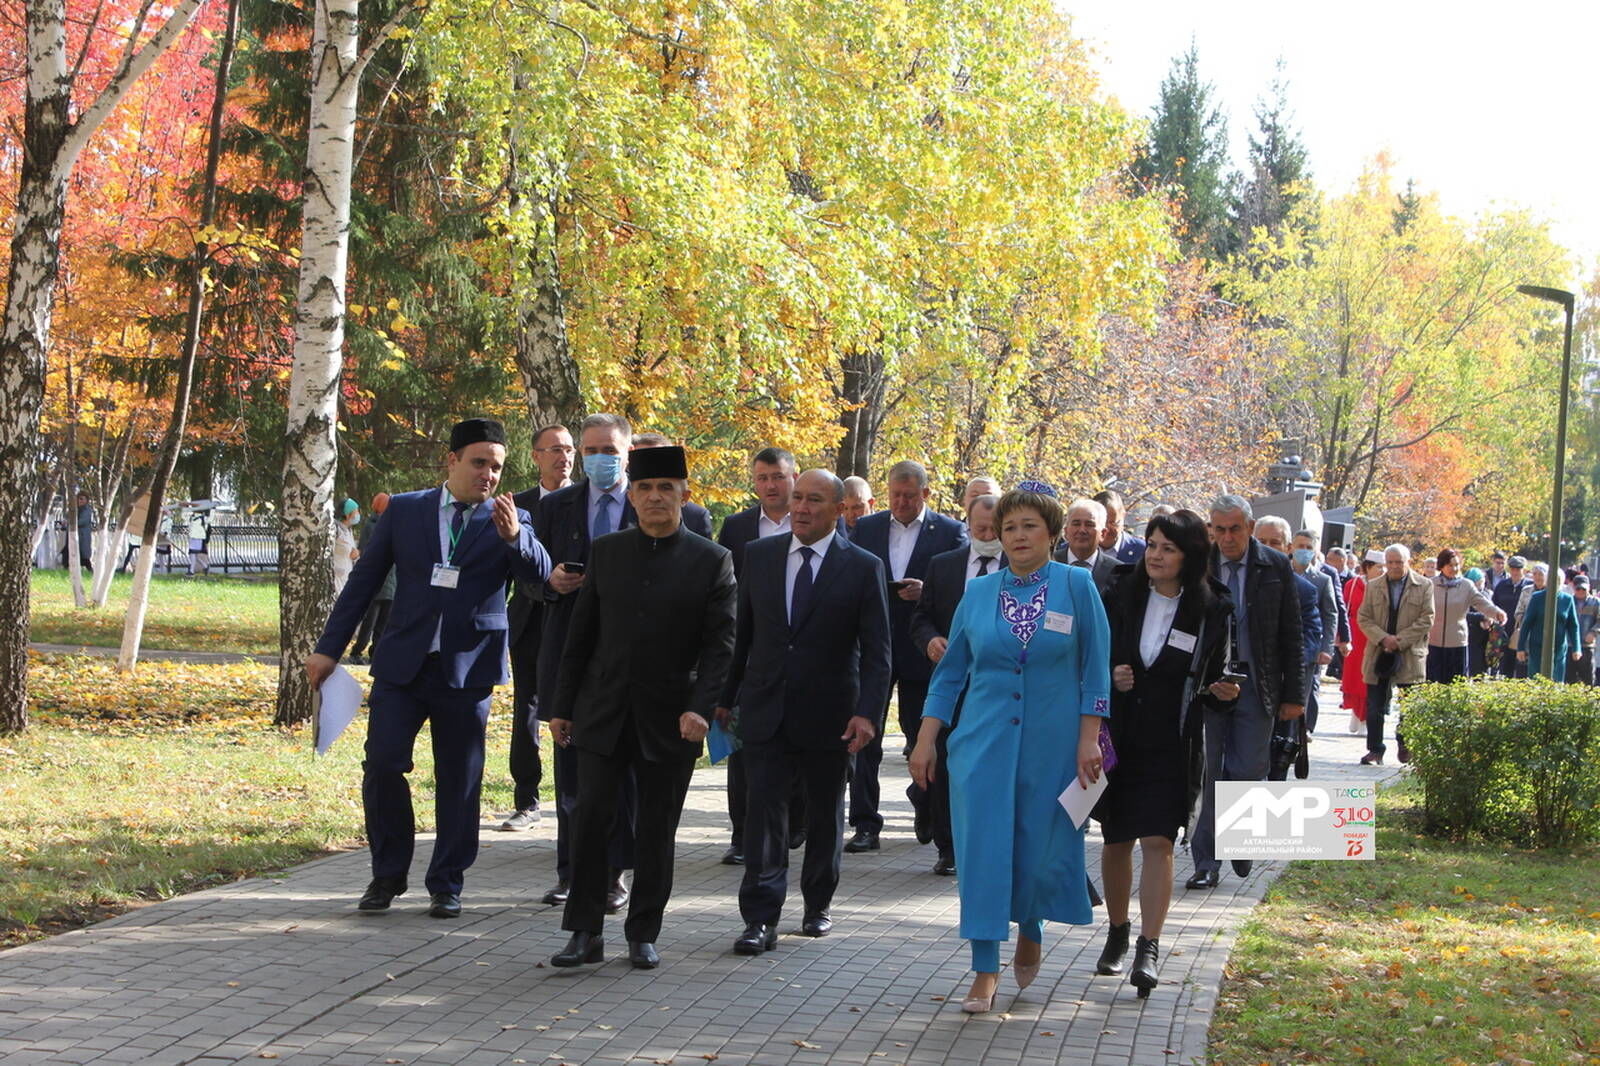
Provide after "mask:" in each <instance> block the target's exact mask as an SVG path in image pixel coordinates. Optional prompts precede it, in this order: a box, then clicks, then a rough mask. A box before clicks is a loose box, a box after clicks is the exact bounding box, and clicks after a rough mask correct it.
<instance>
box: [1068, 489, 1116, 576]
mask: <svg viewBox="0 0 1600 1066" xmlns="http://www.w3.org/2000/svg"><path fill="white" fill-rule="evenodd" d="M1065 532H1066V538H1067V539H1066V541H1065V542H1064V543H1063V544H1062V545H1061V547H1059V548H1057V549H1056V562H1058V563H1066V564H1067V565H1068V566H1081V567H1084V568H1085V569H1087V570H1088V571H1089V572H1090V573H1092V574H1093V575H1094V587H1095V588H1097V589H1099V590H1100V595H1102V596H1104V595H1105V594H1106V589H1108V588H1110V587H1111V581H1112V578H1113V576H1114V575H1115V573H1116V570H1117V567H1118V566H1119V565H1120V564H1119V563H1118V562H1117V557H1116V556H1115V555H1112V554H1111V553H1110V552H1108V551H1106V550H1105V549H1103V548H1101V547H1100V541H1101V540H1102V539H1103V538H1104V536H1105V532H1106V507H1105V504H1103V503H1101V502H1100V501H1099V500H1091V499H1088V498H1086V497H1082V498H1079V499H1076V500H1073V501H1072V506H1071V507H1068V508H1067V526H1066V530H1065Z"/></svg>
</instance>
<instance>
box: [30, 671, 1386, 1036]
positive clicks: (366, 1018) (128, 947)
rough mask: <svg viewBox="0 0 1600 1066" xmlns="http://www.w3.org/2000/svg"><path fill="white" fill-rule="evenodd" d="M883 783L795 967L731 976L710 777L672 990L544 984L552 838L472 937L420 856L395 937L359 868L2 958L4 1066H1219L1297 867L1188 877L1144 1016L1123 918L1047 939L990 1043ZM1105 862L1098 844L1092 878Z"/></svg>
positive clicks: (718, 817) (730, 896)
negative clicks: (255, 1064)
mask: <svg viewBox="0 0 1600 1066" xmlns="http://www.w3.org/2000/svg"><path fill="white" fill-rule="evenodd" d="M1330 692H1331V690H1330ZM1330 717H1332V716H1330ZM1343 720H1344V719H1343V716H1339V717H1338V719H1337V722H1338V724H1339V725H1340V726H1341V729H1340V730H1339V731H1338V732H1337V733H1335V732H1334V731H1333V730H1331V729H1329V728H1327V727H1326V726H1325V731H1326V737H1325V738H1324V739H1319V741H1318V742H1317V744H1316V745H1314V752H1315V756H1316V757H1315V765H1314V768H1313V774H1312V776H1313V779H1316V780H1326V779H1329V778H1342V779H1346V780H1361V779H1368V778H1371V777H1373V776H1379V775H1373V774H1370V773H1364V772H1362V769H1361V768H1357V767H1354V766H1353V765H1352V764H1353V763H1354V762H1355V760H1356V759H1357V758H1358V757H1359V756H1360V754H1361V751H1362V750H1363V748H1364V745H1363V744H1362V743H1360V742H1359V741H1357V740H1356V738H1354V737H1350V736H1348V735H1346V734H1345V733H1344V732H1343V730H1342V725H1343ZM1332 724H1333V723H1332V722H1330V723H1329V725H1332ZM884 769H885V773H886V781H885V788H884V796H885V798H886V799H889V798H891V797H893V799H894V800H897V801H898V802H889V803H887V804H886V811H885V813H886V815H887V817H888V825H887V827H886V830H885V847H884V850H883V851H881V852H879V853H875V854H867V855H846V856H845V863H844V877H843V881H842V883H841V885H840V890H839V895H838V898H837V899H836V901H835V904H834V909H833V917H834V920H835V923H836V924H835V931H834V933H833V935H831V936H829V937H826V938H823V939H820V940H812V939H808V938H806V937H802V936H800V935H799V934H798V924H799V913H798V910H797V909H796V910H791V911H790V912H789V913H788V914H786V915H785V918H784V921H783V923H782V925H781V926H780V931H781V932H782V933H783V934H784V935H783V936H782V937H781V938H780V940H779V943H778V949H777V950H776V951H773V952H770V953H768V954H766V955H764V956H761V957H758V958H743V957H740V956H736V955H734V954H732V952H731V950H730V948H731V944H732V941H733V938H734V937H735V936H736V935H737V934H738V933H739V931H740V923H739V921H738V917H737V911H736V909H735V904H734V893H735V890H736V888H737V885H738V879H739V870H738V869H737V868H733V867H727V866H722V865H720V864H719V863H718V858H719V856H720V855H721V852H722V849H723V846H724V844H725V842H726V829H725V818H724V816H723V813H722V811H723V792H722V788H723V773H722V772H721V771H720V770H717V769H713V770H708V771H702V772H699V773H697V774H696V775H695V780H694V784H693V788H692V791H691V793H690V798H689V809H687V810H686V811H685V817H684V827H683V831H682V833H681V835H680V845H679V848H678V862H677V881H676V885H675V890H674V896H673V902H672V906H671V908H670V910H669V911H668V914H667V921H666V927H665V928H664V930H663V932H662V935H661V940H660V941H659V943H658V947H659V948H660V950H661V953H662V956H663V959H664V963H663V966H662V968H661V969H659V970H657V971H654V973H645V972H639V971H635V970H632V969H630V968H629V966H628V964H627V962H626V957H625V951H626V944H625V942H623V940H622V937H621V927H620V922H617V921H616V920H613V928H612V929H611V930H610V932H611V934H612V935H613V936H614V937H615V939H609V940H608V942H607V945H606V946H607V954H608V958H607V961H606V962H605V964H604V965H600V966H588V967H583V968H580V969H577V970H557V969H554V968H551V967H550V966H549V965H548V961H547V960H548V959H549V957H550V955H551V954H552V953H554V952H555V951H557V950H559V949H560V948H561V946H562V945H563V944H564V943H565V941H566V934H564V933H562V932H561V931H560V914H559V912H558V911H556V910H555V909H553V908H548V907H545V906H543V905H541V904H539V903H537V902H531V901H533V900H537V898H538V897H539V896H540V895H542V894H543V892H544V890H545V889H546V888H548V887H549V885H550V884H551V883H552V882H553V880H554V873H553V870H554V851H553V848H554V822H553V819H547V820H546V822H545V823H544V824H543V825H542V826H540V827H539V829H538V830H536V831H534V832H532V833H528V834H525V835H511V834H502V833H497V832H485V834H484V848H483V852H482V855H481V857H480V858H479V861H478V864H477V865H476V866H475V867H474V868H473V869H472V870H471V871H470V872H469V874H468V877H467V889H466V894H465V897H464V904H465V907H466V911H465V913H464V914H463V916H462V917H461V918H460V919H459V920H455V921H438V920H433V919H430V918H428V917H427V916H426V914H425V913H424V907H425V904H426V896H425V895H423V892H422V887H421V882H422V870H423V868H424V867H425V864H426V859H427V852H428V845H427V843H425V842H424V843H422V844H421V846H420V847H419V855H418V857H417V865H416V866H415V867H414V868H413V872H412V876H411V883H412V885H413V890H412V892H411V893H410V894H408V895H407V896H404V897H402V898H401V899H400V900H399V901H398V902H397V904H396V906H395V908H394V909H393V910H391V911H390V912H388V913H387V914H381V915H363V914H360V913H358V912H357V911H356V910H355V908H354V902H355V898H356V896H357V895H359V893H360V891H361V889H362V888H363V887H364V886H365V884H366V881H367V855H366V853H365V852H353V853H348V854H343V855H337V856H333V857H331V858H327V859H322V860H319V861H317V862H313V863H310V864H307V865H305V866H302V867H299V868H297V869H295V870H291V871H287V872H285V873H282V874H279V875H275V876H271V877H262V878H255V879H252V880H248V881H242V882H239V883H236V884H233V885H229V886H226V887H223V888H218V889H213V890H209V891H205V892H198V893H194V894H193V895H188V896H183V897H180V898H178V899H174V900H170V901H168V902H165V903H161V904H157V905H154V906H150V907H147V908H143V909H140V910H137V911H133V912H131V913H128V914H125V915H123V916H121V917H119V918H115V919H113V920H110V921H107V922H104V923H101V924H99V925H96V926H93V927H91V928H88V929H84V930H80V931H77V932H73V933H68V934H65V935H63V936H59V937H56V938H53V939H50V940H46V941H41V942H38V943H34V944H30V945H26V946H23V947H19V948H15V949H13V950H11V951H7V952H4V953H3V954H0V1062H4V1063H5V1064H6V1066H25V1064H32V1063H88V1062H95V1063H145V1064H150V1066H161V1064H179V1063H195V1064H219V1063H224V1062H246V1061H259V1060H262V1059H279V1060H283V1061H286V1062H293V1063H307V1064H309V1063H338V1064H345V1063H406V1064H413V1063H429V1064H458V1063H471V1064H477V1063H495V1064H500V1063H532V1064H544V1066H554V1064H558V1063H569V1064H573V1066H577V1064H586V1063H675V1064H676V1066H690V1064H698V1063H705V1062H712V1061H714V1062H716V1063H717V1064H718V1066H747V1064H749V1066H777V1064H780V1063H783V1064H787V1063H795V1064H812V1063H815V1064H819V1066H820V1064H833V1063H859V1064H879V1063H882V1064H885V1066H890V1064H902V1063H911V1064H933V1063H961V1064H966V1063H984V1064H986V1066H987V1064H1008V1063H1029V1064H1032V1063H1070V1064H1091V1063H1096V1064H1098V1063H1108V1064H1109V1063H1115V1064H1134V1066H1150V1064H1153V1063H1185V1064H1187V1063H1197V1062H1202V1061H1203V1060H1204V1057H1205V1050H1206V1029H1207V1026H1208V1024H1209V1021H1210V1017H1211V1013H1212V1009H1213V1006H1214V1004H1215V1001H1216V995H1217V988H1218V984H1219V982H1220V980H1221V976H1222V970H1223V966H1224V964H1225V962H1226V961H1227V957H1228V952H1229V949H1230V947H1231V945H1232V943H1233V939H1234V936H1235V931H1236V929H1237V928H1238V925H1239V922H1240V920H1241V919H1242V918H1243V917H1244V916H1245V915H1246V914H1247V913H1248V911H1249V909H1250V908H1251V907H1252V906H1253V905H1254V903H1255V902H1256V901H1258V900H1259V899H1260V898H1261V896H1262V894H1263V892H1264V891H1265V890H1266V886H1267V884H1268V883H1269V881H1270V880H1271V879H1272V878H1273V877H1274V876H1276V874H1277V872H1278V869H1279V864H1275V863H1258V864H1257V865H1256V869H1255V871H1254V872H1253V873H1252V874H1251V876H1249V877H1248V878H1245V879H1243V880H1242V881H1241V880H1240V879H1238V878H1236V877H1233V876H1232V875H1231V873H1228V874H1227V876H1225V877H1224V880H1223V882H1222V886H1221V887H1220V888H1219V889H1217V890H1216V891H1213V892H1208V893H1195V892H1185V891H1184V890H1183V888H1182V885H1181V882H1182V879H1184V878H1185V877H1187V876H1188V875H1189V872H1190V867H1189V862H1188V859H1187V855H1186V854H1185V853H1183V852H1180V853H1179V859H1178V871H1177V877H1178V879H1179V882H1180V884H1179V886H1178V889H1177V892H1176V894H1175V897H1174V901H1173V907H1172V912H1171V917H1170V918H1169V921H1168V925H1167V929H1166V932H1165V933H1164V935H1163V936H1162V938H1161V943H1162V947H1163V949H1164V950H1163V955H1164V957H1163V959H1162V961H1161V980H1162V983H1161V985H1160V987H1159V988H1157V989H1156V990H1155V992H1154V993H1153V994H1152V995H1151V996H1150V998H1149V999H1147V1000H1142V1001H1141V1000H1139V999H1137V998H1135V995H1134V990H1133V989H1132V988H1131V987H1130V986H1129V985H1128V984H1126V983H1125V980H1126V979H1125V978H1122V979H1119V978H1111V977H1095V976H1093V962H1094V959H1095V957H1096V956H1097V955H1098V952H1099V946H1100V940H1101V938H1102V937H1103V935H1104V926H1103V918H1101V922H1102V924H1101V925H1097V926H1091V927H1085V928H1079V927H1070V926H1055V925H1052V926H1047V928H1046V943H1045V952H1046V954H1045V961H1044V968H1043V970H1042V972H1041V973H1040V975H1039V978H1038V979H1037V980H1036V981H1035V983H1034V984H1033V986H1032V987H1030V988H1029V989H1028V990H1027V991H1025V992H1021V993H1019V992H1018V991H1017V989H1016V986H1015V984H1013V983H1012V982H1011V981H1010V978H1009V973H1008V972H1007V973H1003V974H1002V978H1001V994H1000V995H999V997H997V1000H996V1007H997V1011H996V1013H994V1014H990V1015H986V1016H977V1017H970V1018H969V1017H967V1016H965V1015H963V1014H961V1013H960V1008H959V1001H960V999H961V997H962V995H963V994H964V992H965V989H966V987H967V984H968V983H969V981H970V979H971V975H970V974H969V973H968V970H967V963H968V952H967V947H966V945H965V943H964V942H963V941H961V940H960V939H959V938H958V937H957V935H956V931H955V930H956V918H957V911H958V904H957V899H956V887H955V884H954V881H953V879H950V878H941V877H936V876H934V875H933V874H932V873H931V872H929V867H930V866H931V864H932V862H933V859H934V852H933V849H932V848H931V847H918V846H917V845H916V844H915V841H914V839H913V837H912V831H911V815H910V806H909V804H907V803H906V802H905V801H904V799H903V796H902V791H901V790H902V787H903V779H904V776H905V770H904V763H903V762H902V761H901V760H899V759H898V758H893V757H891V758H890V759H889V760H888V761H886V762H885V764H884ZM1389 772H1390V773H1391V774H1392V773H1393V771H1392V770H1390V771H1389ZM351 787H352V789H354V788H355V787H356V783H355V782H351ZM1098 857H1099V842H1098V837H1097V836H1094V835H1092V836H1091V842H1090V855H1089V862H1090V868H1091V870H1095V869H1097V867H1098ZM1224 870H1225V871H1226V870H1227V867H1226V866H1224ZM1097 880H1098V878H1097ZM1005 954H1006V955H1009V951H1007V952H1006V953H1005Z"/></svg>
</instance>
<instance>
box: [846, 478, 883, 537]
mask: <svg viewBox="0 0 1600 1066" xmlns="http://www.w3.org/2000/svg"><path fill="white" fill-rule="evenodd" d="M877 502H878V501H877V500H875V499H873V498H872V485H871V484H869V483H868V482H867V479H866V478H864V477H855V476H853V475H852V476H851V477H847V478H845V479H844V510H843V511H842V512H841V513H840V515H839V517H840V518H843V519H844V528H845V532H846V533H847V534H849V533H854V532H855V529H856V523H857V522H859V521H861V520H862V519H863V518H865V517H866V516H867V515H869V514H871V513H872V511H873V506H874V505H875V504H876V503H877Z"/></svg>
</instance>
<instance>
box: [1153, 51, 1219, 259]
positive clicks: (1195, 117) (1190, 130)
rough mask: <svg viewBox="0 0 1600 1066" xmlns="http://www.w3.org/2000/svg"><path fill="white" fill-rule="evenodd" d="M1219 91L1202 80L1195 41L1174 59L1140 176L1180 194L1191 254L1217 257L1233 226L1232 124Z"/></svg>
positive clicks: (1185, 241)
mask: <svg viewBox="0 0 1600 1066" xmlns="http://www.w3.org/2000/svg"><path fill="white" fill-rule="evenodd" d="M1215 95H1216V87H1215V86H1214V85H1212V84H1211V83H1210V82H1204V81H1201V80H1200V58H1199V51H1198V49H1197V48H1196V47H1195V45H1194V42H1193V41H1191V42H1190V44H1189V50H1188V51H1187V52H1185V53H1184V54H1183V55H1181V56H1179V57H1177V58H1176V59H1174V60H1173V61H1172V69H1171V70H1170V71H1169V72H1168V73H1167V76H1166V78H1165V79H1163V81H1162V82H1161V99H1160V101H1159V102H1158V103H1157V104H1156V106H1155V108H1154V111H1153V114H1152V118H1151V123H1150V141H1149V144H1148V145H1147V146H1146V148H1145V151H1144V154H1143V155H1142V156H1141V157H1140V159H1139V160H1138V162H1137V163H1136V164H1135V174H1136V176H1137V177H1138V178H1140V179H1141V180H1142V181H1144V182H1146V183H1148V184H1152V185H1165V186H1170V187H1173V188H1175V189H1176V190H1178V194H1179V197H1180V199H1179V205H1178V206H1179V211H1180V212H1181V214H1182V218H1183V228H1182V232H1181V233H1180V235H1179V237H1180V242H1181V244H1182V247H1183V250H1184V252H1185V254H1188V255H1191V256H1194V255H1198V256H1202V257H1207V258H1210V257H1214V256H1216V255H1217V253H1218V251H1219V247H1220V242H1221V241H1223V240H1225V237H1226V229H1227V222H1228V197H1227V187H1226V184H1225V180H1224V177H1223V172H1224V169H1225V167H1226V166H1227V162H1228V121H1227V118H1226V117H1225V116H1224V115H1223V113H1222V109H1221V107H1220V106H1218V105H1217V104H1215V103H1214V102H1213V100H1214V97H1215Z"/></svg>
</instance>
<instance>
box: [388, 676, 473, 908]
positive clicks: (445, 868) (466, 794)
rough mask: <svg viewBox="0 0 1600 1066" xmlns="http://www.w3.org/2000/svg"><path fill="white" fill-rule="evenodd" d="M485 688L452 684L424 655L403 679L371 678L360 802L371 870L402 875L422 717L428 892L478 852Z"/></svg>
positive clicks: (460, 871) (451, 879)
mask: <svg viewBox="0 0 1600 1066" xmlns="http://www.w3.org/2000/svg"><path fill="white" fill-rule="evenodd" d="M493 691H494V690H493V689H492V688H469V689H463V688H451V687H450V686H449V685H447V684H446V683H445V678H444V672H443V670H442V669H440V667H439V665H438V660H437V658H436V657H434V656H430V657H429V659H428V662H426V663H425V664H424V665H423V667H422V669H421V670H420V671H418V673H417V676H416V677H415V678H414V679H412V680H411V681H410V682H409V683H407V684H404V685H396V684H392V683H390V682H387V681H384V680H381V679H378V680H374V681H373V683H372V696H371V699H370V704H371V713H370V714H369V716H368V720H367V748H366V753H367V757H366V759H365V761H363V762H362V764H361V767H362V771H363V773H362V778H361V807H362V810H363V812H364V813H365V815H366V823H367V841H368V842H369V844H370V845H371V847H372V876H374V877H405V876H406V872H407V871H408V870H409V869H410V868H411V852H412V848H413V847H414V845H415V840H416V819H415V817H414V815H413V814H412V809H411V787H410V785H409V784H407V782H406V774H409V773H410V772H411V769H412V761H411V755H412V748H413V746H414V745H415V744H416V740H417V733H418V731H420V730H421V729H422V723H423V722H427V723H428V727H429V732H430V733H431V735H432V737H433V779H434V812H435V818H436V821H437V825H438V837H437V839H436V840H435V842H434V845H433V858H432V860H431V861H430V862H429V863H428V877H427V885H428V891H429V892H460V891H461V884H462V878H463V875H464V874H465V873H466V870H467V868H468V867H470V866H471V865H472V863H473V862H474V860H476V859H477V857H478V796H479V793H480V791H481V789H482V786H483V739H484V729H485V727H486V726H487V725H488V722H489V696H490V694H491V693H492V692H493Z"/></svg>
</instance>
